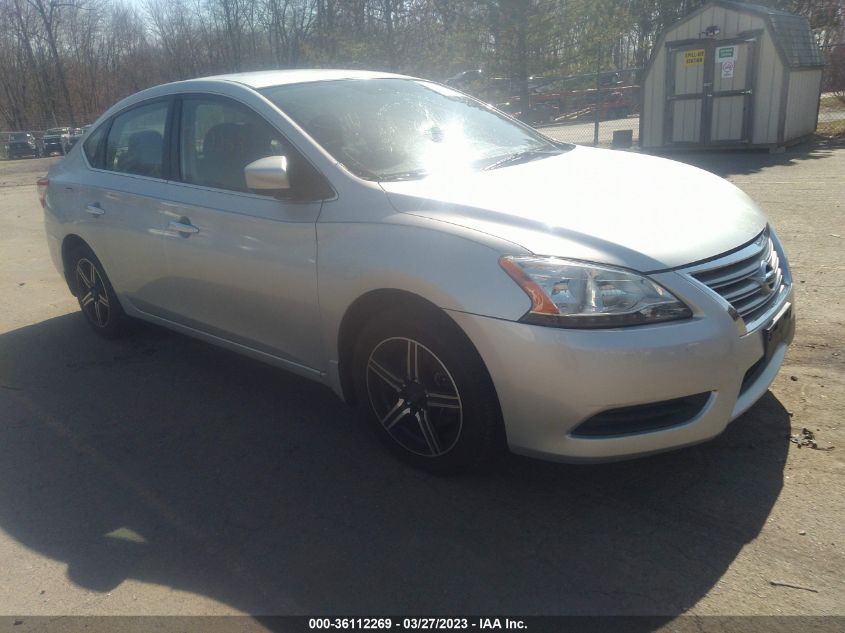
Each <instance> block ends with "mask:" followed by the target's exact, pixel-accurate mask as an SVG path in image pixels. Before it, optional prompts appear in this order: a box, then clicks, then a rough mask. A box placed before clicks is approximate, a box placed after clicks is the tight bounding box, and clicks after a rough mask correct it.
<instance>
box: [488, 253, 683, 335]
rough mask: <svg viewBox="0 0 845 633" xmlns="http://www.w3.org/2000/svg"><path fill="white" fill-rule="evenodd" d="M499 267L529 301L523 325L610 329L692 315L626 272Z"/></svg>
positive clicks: (545, 261)
mask: <svg viewBox="0 0 845 633" xmlns="http://www.w3.org/2000/svg"><path fill="white" fill-rule="evenodd" d="M499 263H500V264H501V266H502V268H504V270H505V272H507V273H508V274H509V275H510V276H511V277H512V278H513V280H514V281H515V282H516V283H517V284H519V286H520V287H521V288H522V289H523V290H524V291H525V292H526V294H528V296H529V297H530V298H531V310H530V311H529V312H528V313H527V314H526V315H525V316H524V317H522V321H523V322H525V323H534V324H537V325H550V326H556V327H567V328H608V327H620V326H625V325H641V324H645V323H657V322H660V321H672V320H675V319H686V318H688V317H690V316H692V311H691V310H690V309H689V308H688V307H687V306H686V305H684V304H683V303H682V302H681V301H680V300H678V299H677V298H676V297H675V296H674V295H673V294H672V293H671V292H669V291H668V290H666V288H664V287H663V286H660V285H659V284H657V283H655V282H653V281H652V280H650V279H648V278H646V277H643V276H642V275H638V274H636V273H633V272H630V271H627V270H622V269H619V268H611V267H606V266H599V265H596V264H587V263H584V262H576V261H571V260H566V259H558V258H556V257H502V259H501V260H499Z"/></svg>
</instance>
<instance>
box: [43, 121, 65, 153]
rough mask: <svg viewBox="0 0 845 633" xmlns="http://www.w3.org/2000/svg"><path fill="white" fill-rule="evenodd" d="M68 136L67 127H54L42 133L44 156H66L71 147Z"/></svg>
mask: <svg viewBox="0 0 845 633" xmlns="http://www.w3.org/2000/svg"><path fill="white" fill-rule="evenodd" d="M70 135H71V128H69V127H54V128H50V129H49V130H47V131H46V132H44V137H43V138H42V139H41V143H42V150H43V152H44V156H51V155H52V154H61V155H62V156H64V155H65V154H67V153H68V150H69V149H70V147H71V143H70Z"/></svg>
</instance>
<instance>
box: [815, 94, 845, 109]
mask: <svg viewBox="0 0 845 633" xmlns="http://www.w3.org/2000/svg"><path fill="white" fill-rule="evenodd" d="M820 105H821V107H822V108H825V109H827V110H845V98H843V97H837V96H836V95H828V96H826V97H822V98H821V101H820Z"/></svg>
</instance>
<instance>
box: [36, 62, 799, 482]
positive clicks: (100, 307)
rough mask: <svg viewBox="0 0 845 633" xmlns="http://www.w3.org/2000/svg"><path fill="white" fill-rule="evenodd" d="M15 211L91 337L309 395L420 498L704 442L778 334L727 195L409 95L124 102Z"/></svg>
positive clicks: (780, 351) (310, 92) (768, 258)
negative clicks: (395, 465)
mask: <svg viewBox="0 0 845 633" xmlns="http://www.w3.org/2000/svg"><path fill="white" fill-rule="evenodd" d="M39 193H40V196H41V202H42V205H43V206H44V209H45V218H46V229H47V239H48V241H49V244H50V250H51V253H52V257H53V260H54V262H55V265H56V267H57V268H58V270H59V271H60V272H61V273H62V274H63V275H64V277H65V279H66V280H67V283H68V286H69V288H70V290H71V292H73V293H74V294H75V295H76V297H77V298H78V299H79V303H80V306H81V308H82V313H83V314H84V316H85V318H86V319H87V321H88V323H90V325H91V326H92V328H93V330H94V331H95V332H97V333H99V334H101V335H102V336H104V337H107V338H113V337H116V336H120V335H122V334H124V333H125V332H126V331H127V328H128V326H129V325H130V323H131V320H132V319H143V320H146V321H151V322H153V323H157V324H160V325H163V326H165V327H168V328H171V329H174V330H177V331H179V332H183V333H185V334H188V335H190V336H195V337H197V338H200V339H203V340H205V341H209V342H211V343H214V344H217V345H221V346H223V347H226V348H229V349H232V350H235V351H238V352H241V353H243V354H247V355H249V356H252V357H254V358H257V359H260V360H263V361H266V362H269V363H272V364H274V365H277V366H279V367H283V368H285V369H288V370H290V371H292V372H295V373H297V374H299V375H302V376H306V377H308V378H312V379H314V380H317V381H321V382H323V383H325V384H326V385H328V386H329V387H331V389H333V390H334V391H335V392H336V393H337V394H338V395H339V396H340V397H341V398H343V399H345V400H346V401H347V402H349V403H350V404H353V405H354V406H356V407H357V409H358V410H359V412H360V414H361V418H362V420H363V422H364V423H365V424H366V425H367V426H368V427H369V428H371V429H372V430H373V432H374V433H375V434H376V435H377V436H378V437H379V438H381V439H382V440H383V441H384V442H385V444H386V445H387V446H388V447H389V448H390V449H391V450H392V451H394V452H395V453H396V454H397V455H399V456H400V457H402V458H403V459H405V460H407V461H409V462H411V463H413V464H414V465H417V466H419V467H422V468H427V469H430V470H435V471H448V470H453V469H455V468H459V467H464V466H466V465H468V464H472V463H475V462H478V461H479V460H482V459H486V458H489V457H491V456H493V455H496V454H497V453H499V452H501V451H502V450H504V449H505V448H510V450H512V451H514V452H517V453H522V454H528V455H534V456H538V457H545V458H552V459H561V460H605V459H618V458H624V457H633V456H638V455H644V454H648V453H653V452H658V451H663V450H667V449H671V448H676V447H680V446H686V445H690V444H694V443H697V442H701V441H704V440H707V439H709V438H712V437H714V436H715V435H717V434H718V433H720V432H721V431H722V430H724V428H725V427H726V426H727V424H728V423H729V422H730V421H731V420H733V419H734V418H736V417H737V416H739V415H740V414H741V413H743V412H744V411H745V410H746V409H748V408H749V407H750V406H751V405H752V404H753V403H754V402H755V401H756V400H757V399H758V398H760V397H761V396H762V395H763V394H764V393H765V392H766V390H767V388H768V386H769V384H770V383H771V382H772V380H773V378H774V376H775V374H776V373H777V371H778V369H779V368H780V365H781V363H782V361H783V358H784V354H785V353H786V348H787V345H788V344H789V342H790V341H791V339H792V336H793V332H794V310H793V307H792V303H793V291H792V279H791V276H790V272H789V268H788V265H787V260H786V255H785V254H784V251H783V248H782V246H781V244H780V242H779V241H778V238H777V235H776V234H775V231H774V229H773V228H772V227H771V226H770V225H769V224H768V223H767V221H766V218H765V216H764V215H763V213H762V212H761V211H760V209H759V208H758V207H757V206H756V205H755V204H754V203H753V202H752V201H751V200H750V199H749V198H748V197H747V196H745V195H744V194H743V193H742V192H740V191H739V190H738V189H736V188H734V187H733V186H732V185H730V184H728V183H727V182H726V181H724V180H722V179H720V178H717V177H716V176H713V175H711V174H708V173H706V172H703V171H700V170H697V169H694V168H691V167H687V166H684V165H681V164H679V163H676V162H672V161H667V160H662V159H658V158H653V157H647V156H639V155H635V154H630V153H624V152H610V151H604V150H597V149H588V148H581V147H574V146H571V145H566V144H561V143H558V142H556V141H552V140H550V139H548V138H546V137H544V136H542V135H541V134H539V133H538V132H536V131H535V130H532V129H531V128H529V127H526V126H524V125H523V124H521V123H519V122H517V121H515V120H513V119H511V118H509V117H508V116H506V115H504V114H502V113H501V112H498V111H497V110H495V109H494V108H492V107H490V106H488V105H486V104H484V103H481V102H479V101H476V100H474V99H472V98H470V97H468V96H466V95H464V94H462V93H459V92H456V91H454V90H452V89H451V88H447V87H445V86H442V85H439V84H436V83H432V82H428V81H423V80H419V79H414V78H412V77H404V76H398V75H391V74H384V73H370V72H351V71H330V70H320V71H314V70H292V71H272V72H259V73H247V74H238V75H226V76H219V77H210V78H205V79H197V80H192V81H184V82H178V83H173V84H168V85H163V86H158V87H155V88H151V89H148V90H144V91H142V92H140V93H138V94H135V95H133V96H131V97H129V98H127V99H124V100H123V101H121V102H120V103H118V104H116V105H115V106H113V107H112V108H111V109H110V110H108V111H107V112H106V113H105V114H104V115H103V116H102V117H101V118H100V119H99V120H98V121H97V122H96V123H95V124H94V125H93V126H92V127H91V129H90V130H89V131H88V132H87V134H86V136H85V137H84V139H83V142H80V143H77V144H76V145H75V146H74V148H73V149H72V150H71V152H70V153H69V154H68V156H67V157H66V158H65V159H64V160H63V161H61V162H60V163H58V164H56V165H54V166H53V167H52V168H51V170H50V172H49V174H48V177H47V178H45V179H43V180H42V181H40V182H39Z"/></svg>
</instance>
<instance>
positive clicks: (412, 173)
mask: <svg viewBox="0 0 845 633" xmlns="http://www.w3.org/2000/svg"><path fill="white" fill-rule="evenodd" d="M426 176H428V170H427V169H411V170H409V171H399V172H396V173H395V174H385V175H384V176H379V177H378V179H379V180H381V181H397V180H419V179H420V178H425V177H426Z"/></svg>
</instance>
